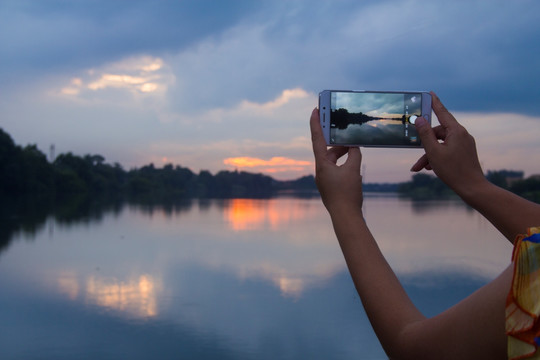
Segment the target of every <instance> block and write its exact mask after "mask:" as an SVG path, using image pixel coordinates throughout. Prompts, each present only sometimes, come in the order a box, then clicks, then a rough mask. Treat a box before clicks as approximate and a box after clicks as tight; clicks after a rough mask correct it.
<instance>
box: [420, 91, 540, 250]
mask: <svg viewBox="0 0 540 360" xmlns="http://www.w3.org/2000/svg"><path fill="white" fill-rule="evenodd" d="M432 97H433V110H434V111H435V114H436V115H437V118H438V119H439V122H440V123H441V125H440V126H437V127H435V128H433V129H432V128H430V127H429V126H427V123H426V122H425V121H423V119H419V120H420V121H417V123H416V126H417V130H418V134H419V136H420V138H421V139H422V143H423V145H424V148H425V150H426V154H425V155H424V156H422V157H421V158H420V159H419V160H418V162H417V163H416V164H414V165H413V167H412V168H411V170H412V171H420V170H421V169H423V168H426V169H432V170H433V171H434V172H435V174H436V175H437V176H438V177H439V178H440V179H441V180H442V181H444V182H445V183H446V184H447V185H448V186H450V187H451V188H452V189H453V190H454V191H455V192H456V193H457V194H458V195H459V196H460V197H461V198H462V199H463V200H464V201H465V202H467V203H468V204H469V205H471V206H472V207H473V208H475V209H476V210H478V211H479V212H480V213H481V214H482V215H483V216H484V217H486V218H487V219H488V220H489V221H490V222H491V223H492V224H493V225H494V226H495V227H496V228H497V229H498V230H499V231H500V232H501V233H502V234H503V235H504V236H505V237H506V238H507V239H508V240H509V241H511V242H513V241H514V239H515V237H516V235H518V234H522V233H525V232H526V230H527V228H528V227H531V226H538V225H539V224H540V205H538V204H535V203H533V202H531V201H528V200H525V199H523V198H521V197H519V196H517V195H515V194H513V193H511V192H509V191H507V190H504V189H502V188H499V187H497V186H495V185H493V184H492V183H490V182H489V181H488V180H487V179H486V178H485V176H484V174H483V172H482V169H481V167H480V163H479V161H478V155H477V152H476V145H475V141H474V138H473V137H472V136H471V135H470V134H469V133H468V132H467V130H466V129H465V128H464V127H463V126H461V125H460V124H459V123H458V122H457V121H456V119H455V118H454V116H452V114H451V113H450V112H449V111H448V110H447V109H446V108H445V107H444V105H443V104H442V103H441V101H440V100H439V98H438V97H437V96H436V95H435V94H434V93H432ZM438 139H440V140H443V142H441V143H439V141H438Z"/></svg>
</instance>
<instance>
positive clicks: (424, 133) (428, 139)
mask: <svg viewBox="0 0 540 360" xmlns="http://www.w3.org/2000/svg"><path fill="white" fill-rule="evenodd" d="M415 126H416V132H417V133H418V136H419V137H420V140H421V142H422V146H423V147H424V149H425V150H426V152H427V153H429V152H430V151H431V149H433V148H434V147H435V146H436V145H438V144H439V141H438V140H437V136H436V134H435V130H433V129H432V128H431V126H429V123H428V122H427V121H426V119H424V118H423V117H419V118H418V119H416V122H415Z"/></svg>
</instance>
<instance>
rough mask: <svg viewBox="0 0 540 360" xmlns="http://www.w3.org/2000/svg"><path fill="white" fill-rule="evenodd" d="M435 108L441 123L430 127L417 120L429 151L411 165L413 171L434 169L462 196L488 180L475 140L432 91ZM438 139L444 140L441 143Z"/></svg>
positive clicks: (419, 130)
mask: <svg viewBox="0 0 540 360" xmlns="http://www.w3.org/2000/svg"><path fill="white" fill-rule="evenodd" d="M431 96H432V107H433V111H434V112H435V114H436V115H437V118H438V119H439V122H440V125H439V126H436V127H434V128H431V127H430V126H429V124H428V122H427V121H426V120H425V119H424V118H418V119H417V120H416V130H417V132H418V136H419V137H420V139H421V141H422V145H423V146H424V149H425V151H426V153H425V154H424V155H423V156H422V157H421V158H420V159H419V160H418V161H417V162H416V163H415V164H414V165H413V166H412V168H411V171H414V172H418V171H420V170H422V169H424V168H425V169H427V170H433V171H434V172H435V174H436V175H437V176H438V177H439V178H440V179H441V180H442V181H444V182H445V183H446V184H447V185H448V186H450V187H451V188H452V189H453V190H454V191H456V192H457V193H458V194H459V195H465V194H466V193H467V191H470V190H471V189H473V188H474V187H475V186H477V185H479V186H481V185H482V184H484V183H485V182H486V181H487V180H486V178H485V176H484V173H483V171H482V167H481V166H480V162H479V160H478V154H477V151H476V143H475V141H474V138H473V137H472V136H471V135H470V134H469V133H468V132H467V130H466V129H465V128H464V127H463V126H462V125H460V124H459V123H458V122H457V120H456V119H455V118H454V116H453V115H452V114H451V113H450V112H449V111H448V110H447V109H446V108H445V107H444V105H443V104H442V103H441V101H440V100H439V98H438V97H437V95H436V94H435V93H433V92H431ZM439 140H442V141H441V142H439Z"/></svg>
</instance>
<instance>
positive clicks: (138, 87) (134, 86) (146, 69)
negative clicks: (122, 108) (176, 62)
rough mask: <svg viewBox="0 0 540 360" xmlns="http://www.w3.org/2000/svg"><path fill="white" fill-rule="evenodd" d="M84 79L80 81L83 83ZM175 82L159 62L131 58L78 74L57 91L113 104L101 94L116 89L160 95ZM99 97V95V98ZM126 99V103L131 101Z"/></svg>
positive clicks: (112, 100) (156, 58)
mask: <svg viewBox="0 0 540 360" xmlns="http://www.w3.org/2000/svg"><path fill="white" fill-rule="evenodd" d="M83 77H84V79H83ZM174 82H175V77H174V75H173V74H172V73H171V72H170V70H169V69H168V68H167V66H166V65H165V64H164V62H163V60H162V59H161V58H158V57H152V56H138V57H131V58H127V59H124V60H121V61H117V62H114V63H111V64H106V65H104V66H102V67H100V68H91V69H87V70H85V71H84V73H83V74H78V76H77V77H74V78H72V79H71V80H70V83H69V84H68V85H66V86H64V87H62V88H61V89H60V90H59V93H60V94H61V95H67V96H76V97H78V98H87V99H88V98H94V99H96V98H99V99H100V100H101V101H102V102H103V101H107V100H109V101H111V102H117V101H118V100H119V98H118V97H114V98H111V97H110V93H107V92H105V93H103V90H107V89H116V90H126V91H128V92H130V93H132V94H136V93H161V94H162V95H163V94H164V93H165V92H166V91H167V89H168V87H169V86H170V85H172V84H174ZM100 93H101V94H100ZM132 100H133V99H132V98H131V97H129V98H128V99H127V101H132Z"/></svg>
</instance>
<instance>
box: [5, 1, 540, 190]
mask: <svg viewBox="0 0 540 360" xmlns="http://www.w3.org/2000/svg"><path fill="white" fill-rule="evenodd" d="M0 7H1V10H2V11H0V46H1V47H2V49H3V52H2V55H3V56H2V60H3V66H2V68H1V69H0V76H1V77H2V82H0V92H1V93H2V94H3V96H2V97H1V98H0V108H2V114H1V115H2V127H4V129H5V130H7V131H8V132H10V133H11V134H13V136H14V138H15V139H16V140H17V141H18V142H21V143H23V144H26V143H38V145H40V146H41V148H42V149H48V147H49V146H50V144H51V143H54V144H56V148H57V149H58V151H73V152H75V153H79V154H80V153H87V152H92V153H102V154H103V155H105V156H106V158H107V159H108V160H110V161H118V162H120V163H122V164H123V165H125V166H128V167H129V166H140V165H142V164H145V163H147V162H149V161H155V162H156V163H160V162H161V161H162V159H163V158H164V157H166V158H167V159H170V161H173V162H175V163H178V164H180V165H184V166H189V167H190V168H192V169H194V170H198V169H210V170H211V171H218V170H220V169H221V167H222V166H223V162H222V161H223V159H224V158H235V157H252V158H258V159H271V158H273V157H285V158H290V159H295V160H298V161H311V159H312V155H311V150H310V141H309V129H308V127H307V119H308V117H309V114H310V112H311V109H313V107H315V106H316V104H317V93H318V92H319V91H321V90H323V89H332V88H334V89H373V90H400V89H405V90H430V89H433V90H435V91H436V92H437V93H438V94H439V95H440V97H441V98H442V99H443V101H444V102H445V105H446V106H447V107H448V108H449V109H451V111H454V112H456V111H460V112H462V113H466V114H469V115H471V114H474V113H477V114H479V113H480V112H484V113H486V112H487V113H505V114H522V115H523V114H526V115H527V114H528V115H530V116H531V119H534V121H536V119H537V118H538V115H540V110H539V109H540V108H539V107H538V106H537V99H538V98H540V87H538V85H537V84H538V83H539V82H540V67H538V66H536V62H535V59H537V58H538V56H539V55H540V54H539V50H538V47H535V46H532V45H531V44H535V43H536V41H537V40H536V38H537V37H538V35H539V34H540V23H538V21H537V15H536V14H537V13H539V12H540V2H537V1H522V2H508V1H502V0H494V1H492V2H489V4H488V3H486V2H484V1H480V0H473V1H469V2H466V3H465V2H461V1H458V2H447V1H441V0H439V1H432V2H429V3H426V2H424V1H419V0H398V1H361V2H360V1H340V2H331V3H329V2H323V1H315V2H313V1H308V0H300V1H295V2H294V3H293V4H291V3H286V4H285V3H282V2H275V1H260V2H252V1H240V0H238V1H230V2H227V3H215V2H210V1H209V0H205V1H200V2H176V1H163V2H159V3H158V4H151V3H149V2H146V1H142V0H134V1H130V2H110V1H105V0H98V1H95V2H71V3H63V2H59V3H54V4H51V3H43V2H31V1H25V0H23V1H4V2H2V5H0ZM456 19H459V20H460V21H456ZM508 19H520V21H509V20H508ZM471 116H472V115H471ZM528 126H529V129H528V131H529V132H530V131H531V129H533V128H534V124H531V125H528ZM521 131H527V130H525V129H522V130H521ZM516 132H517V130H516ZM531 146H532V145H531ZM512 151H517V150H512ZM507 153H510V150H509V151H508V152H507ZM372 154H373V155H372ZM365 155H366V156H365V157H364V158H365V165H366V168H367V170H368V178H371V179H373V180H377V179H383V178H387V179H396V178H406V177H408V167H410V162H411V161H414V160H415V159H414V158H415V157H417V153H415V152H403V151H400V152H392V151H389V152H387V151H386V150H383V149H377V150H375V149H368V150H366V153H365ZM372 156H373V159H377V161H379V163H377V162H371V161H372V160H371V157H372ZM405 164H406V165H405ZM406 166H407V167H406ZM285 174H286V173H280V176H286V175H285ZM288 174H289V175H287V176H294V175H295V174H298V172H297V173H292V172H290V173H288ZM392 174H393V175H392ZM398 174H399V175H398ZM404 174H407V175H404Z"/></svg>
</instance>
